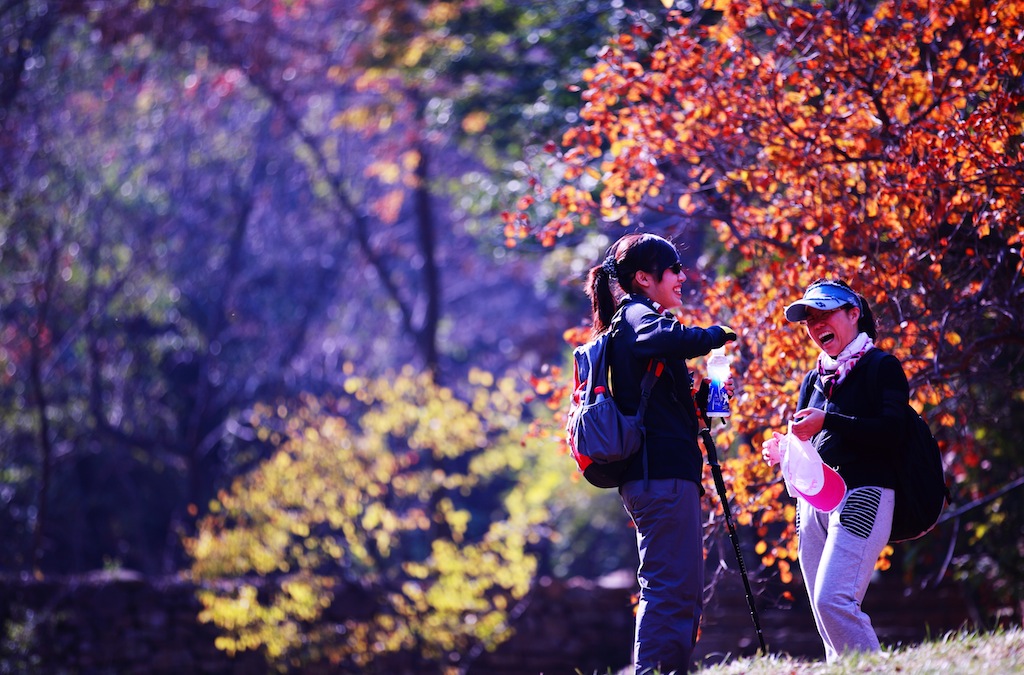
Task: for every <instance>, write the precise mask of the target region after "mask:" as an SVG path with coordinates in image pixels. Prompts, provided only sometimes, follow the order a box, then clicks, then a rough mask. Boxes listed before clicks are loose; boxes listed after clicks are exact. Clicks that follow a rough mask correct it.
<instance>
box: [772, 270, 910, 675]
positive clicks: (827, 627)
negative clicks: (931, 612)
mask: <svg viewBox="0 0 1024 675" xmlns="http://www.w3.org/2000/svg"><path fill="white" fill-rule="evenodd" d="M785 314H786V319H787V320H788V321H790V322H793V323H800V324H802V325H803V326H804V327H805V329H806V331H807V335H808V336H809V337H810V338H811V340H812V341H813V342H814V344H815V345H816V346H817V347H818V349H819V350H821V351H820V353H819V354H818V361H817V364H816V366H815V367H814V368H813V369H812V370H811V371H810V372H808V373H807V374H806V375H805V376H804V378H803V382H802V384H801V386H800V394H799V398H798V402H797V412H796V414H795V415H794V423H793V426H792V430H793V433H794V435H795V436H796V437H797V438H799V439H801V440H808V439H810V440H811V442H812V444H813V445H814V448H815V449H816V450H817V451H818V454H819V455H820V456H821V459H822V461H823V462H824V463H825V464H827V465H828V466H831V467H832V468H833V469H835V470H836V471H837V472H838V473H839V475H840V476H841V477H842V478H843V480H844V481H845V483H846V487H847V492H846V495H845V498H843V499H842V500H841V501H839V503H838V505H837V506H835V507H834V509H833V510H830V511H822V510H820V509H818V508H815V506H814V505H812V504H811V503H810V502H809V501H808V500H807V499H804V498H798V500H797V536H798V537H799V557H800V569H801V573H802V575H803V578H804V584H805V586H806V588H807V595H808V598H809V599H810V603H811V611H812V612H813V614H814V621H815V624H816V625H817V628H818V633H819V635H820V636H821V640H822V642H823V644H824V647H825V657H826V660H827V661H828V662H829V663H832V662H834V661H836V660H837V659H838V658H839V656H840V655H841V654H842V653H844V652H850V651H877V650H878V649H879V643H878V637H877V635H876V634H875V631H874V628H873V627H872V625H871V619H870V617H869V616H868V615H867V614H865V613H864V611H863V609H862V607H861V603H862V602H863V600H864V595H865V593H866V592H867V588H868V583H869V582H870V580H871V575H872V573H873V571H874V569H875V562H876V561H877V560H878V557H879V555H880V554H881V552H882V549H883V548H884V547H885V546H886V544H887V543H888V541H889V534H890V531H891V529H892V514H893V508H894V506H895V492H894V491H893V488H894V487H895V485H896V473H895V464H894V461H893V458H894V457H895V456H896V455H897V454H898V453H900V452H902V447H901V446H902V439H903V433H904V420H905V415H904V411H905V410H906V406H907V402H908V399H909V396H910V394H909V386H908V384H907V377H906V375H905V374H904V372H903V367H902V365H901V364H900V362H899V360H898V359H897V358H896V357H895V356H893V355H891V354H888V353H885V352H883V351H881V350H879V349H878V348H876V347H875V346H874V340H875V339H876V337H877V332H876V329H875V320H874V315H873V314H872V312H871V309H870V307H868V303H867V301H866V300H865V299H864V298H863V297H862V296H860V295H859V294H857V293H855V292H854V291H853V290H852V289H851V288H850V286H849V285H848V284H846V283H845V282H842V281H834V280H827V279H819V280H817V281H815V282H814V283H812V284H811V285H810V286H808V287H807V289H806V290H805V292H804V294H803V297H802V298H801V299H800V300H797V301H796V302H794V303H793V304H791V305H789V306H788V307H786V310H785ZM872 360H877V362H878V363H877V368H875V369H874V371H875V372H877V376H871V375H870V374H871V373H872V368H869V367H868V364H870V363H871V361H872ZM782 438H783V436H782V434H780V433H779V432H774V433H773V435H772V438H771V439H770V440H768V441H766V442H765V443H764V445H763V447H762V455H763V457H764V459H765V461H767V462H768V463H769V464H777V463H779V462H780V460H781V459H782V458H781V456H780V454H781V453H780V444H779V442H780V440H781V439H782Z"/></svg>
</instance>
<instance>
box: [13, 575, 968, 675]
mask: <svg viewBox="0 0 1024 675" xmlns="http://www.w3.org/2000/svg"><path fill="white" fill-rule="evenodd" d="M634 585H635V582H634V581H633V580H632V578H631V575H629V574H628V573H625V574H623V575H621V576H620V577H619V578H618V580H617V582H616V581H615V580H611V581H609V580H605V582H604V583H595V582H589V581H583V580H578V579H577V580H570V581H565V582H562V581H553V580H541V581H540V582H539V583H538V584H537V586H536V589H535V591H534V592H533V593H532V594H531V596H530V599H529V602H528V603H527V604H525V605H524V608H523V612H522V614H521V615H520V616H519V617H518V619H517V623H516V627H517V633H516V635H515V636H514V637H513V638H512V639H511V640H510V641H509V642H507V643H505V644H504V645H502V646H501V647H500V648H499V649H498V650H496V651H495V652H493V653H484V654H482V655H479V656H477V657H476V658H474V659H473V663H472V665H471V666H470V668H469V672H470V673H474V674H475V673H480V674H487V675H528V674H530V675H532V674H536V673H544V675H557V674H561V673H564V674H566V675H575V674H576V673H577V672H580V673H584V674H586V673H602V674H604V673H608V672H609V671H612V672H614V671H616V670H618V669H620V668H621V667H623V666H625V665H627V664H628V661H629V652H630V646H631V641H632V629H633V616H632V605H631V602H632V600H631V598H632V595H633V593H634ZM194 590H195V589H194V587H193V586H192V585H191V584H189V583H186V582H183V581H181V580H177V579H148V578H143V577H140V576H137V575H132V574H123V573H122V574H95V575H87V576H81V577H74V578H65V579H52V580H50V579H48V580H35V579H32V578H12V577H0V627H2V628H3V630H2V632H0V671H3V672H15V673H48V674H49V673H53V674H57V673H74V674H76V675H108V674H109V675H133V674H136V673H138V674H139V675H142V674H143V673H145V674H146V675H152V674H159V673H167V674H170V673H174V674H176V675H177V674H179V673H211V674H213V673H216V674H220V673H224V674H226V675H235V674H238V675H241V674H246V675H249V674H258V673H265V672H267V668H266V666H265V665H264V663H263V661H262V658H261V657H259V656H257V655H254V654H242V655H239V656H237V657H235V658H231V657H228V656H227V655H225V654H224V653H223V652H220V651H218V650H217V649H216V648H215V647H214V638H215V637H216V631H215V629H214V628H213V627H211V626H209V625H204V624H201V623H199V622H198V620H197V619H196V615H197V613H198V611H199V604H198V602H197V601H196V599H195V597H194ZM364 601H365V599H360V598H359V597H358V594H357V593H355V592H353V593H352V594H342V595H341V596H340V599H339V601H338V602H336V603H335V606H334V607H333V608H332V614H334V615H341V614H344V613H346V612H349V613H350V615H354V614H356V613H361V611H365V609H366V603H365V602H364ZM775 605H776V603H774V602H768V598H766V597H764V595H762V597H759V599H758V600H757V604H756V606H757V607H758V615H759V619H760V624H761V627H762V632H763V635H764V637H765V640H766V641H767V643H768V647H769V650H770V651H773V652H786V653H789V654H792V655H794V656H807V657H810V658H820V657H821V646H820V643H819V642H818V639H817V635H816V633H815V631H814V626H813V623H812V621H811V617H810V612H809V610H808V609H807V607H806V599H805V598H801V597H797V598H795V599H794V600H793V601H792V602H789V603H788V605H789V607H788V608H786V607H781V606H775ZM865 608H866V609H867V610H868V612H869V613H870V614H871V616H872V618H873V620H874V622H875V626H876V629H877V631H878V633H879V636H880V637H881V639H882V641H883V642H885V643H887V644H895V643H913V642H916V641H919V640H921V639H923V638H924V637H925V636H926V635H928V634H929V633H930V634H931V635H936V634H941V633H942V632H944V631H946V630H951V629H956V628H958V627H960V626H961V625H963V624H964V623H965V622H966V620H967V615H968V612H967V608H966V605H965V603H964V601H963V599H962V597H961V596H960V594H959V593H958V592H957V590H956V588H955V587H952V586H944V587H941V588H935V589H929V590H925V591H920V592H915V593H906V592H904V591H903V589H902V588H901V587H900V586H899V585H898V584H896V583H895V582H894V581H888V580H883V581H881V582H879V583H877V584H875V585H873V586H872V588H871V589H870V590H869V592H868V598H867V601H866V602H865ZM701 630H702V632H701V639H700V642H699V643H698V647H697V657H698V658H699V660H700V661H701V662H703V663H716V662H719V661H722V660H724V659H727V658H729V657H735V656H738V655H752V654H755V653H756V652H757V647H758V640H757V634H756V632H755V630H754V625H753V622H752V620H751V616H750V612H749V609H748V606H747V603H746V599H745V595H744V593H743V588H742V585H741V584H740V583H739V581H738V579H729V578H727V579H726V580H725V582H723V583H721V584H720V585H719V586H718V587H717V589H716V593H715V595H714V597H713V598H712V600H711V602H710V603H709V605H708V608H707V610H706V612H705V617H704V621H703V624H702V629H701ZM410 663H411V662H403V661H396V662H394V663H393V664H392V667H391V668H390V669H389V672H393V673H395V674H396V675H397V674H398V673H402V672H405V673H415V672H417V669H416V668H415V667H414V666H412V665H410Z"/></svg>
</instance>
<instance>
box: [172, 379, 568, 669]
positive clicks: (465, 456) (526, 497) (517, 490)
mask: <svg viewBox="0 0 1024 675" xmlns="http://www.w3.org/2000/svg"><path fill="white" fill-rule="evenodd" d="M469 380H470V381H469V383H468V386H467V388H466V390H465V391H464V393H463V394H461V395H460V394H456V392H455V391H453V390H450V389H447V388H444V387H440V386H437V385H436V384H434V383H433V382H432V381H431V380H430V378H429V377H426V376H424V375H416V374H414V373H412V372H411V371H405V372H403V373H399V374H395V375H394V376H392V377H386V378H381V379H365V378H359V377H357V376H354V375H353V376H352V377H350V378H349V379H348V381H347V383H346V386H345V391H346V392H347V396H346V397H345V398H343V399H341V400H339V401H338V402H337V403H336V404H333V405H331V404H326V403H325V402H322V401H318V400H316V399H313V398H307V399H306V400H305V401H304V402H303V404H302V405H301V406H298V407H295V408H292V407H285V406H277V407H273V408H272V407H264V408H260V409H257V410H256V411H255V414H254V419H253V423H254V424H255V425H257V426H258V427H259V428H260V429H261V430H263V435H264V437H266V438H268V439H269V438H277V439H279V440H278V441H277V443H278V445H279V447H278V450H277V452H276V453H275V454H274V456H273V457H272V458H271V459H270V460H269V461H267V462H265V463H264V464H263V465H262V466H261V467H259V468H258V469H257V470H256V471H254V472H253V473H251V474H249V475H248V476H245V477H243V478H240V479H239V480H238V481H236V483H235V484H234V485H233V487H232V489H231V490H230V491H228V492H224V493H222V494H221V495H220V496H219V498H218V500H217V503H216V504H215V505H212V508H211V509H210V513H211V515H210V516H208V517H207V518H206V519H204V520H203V521H202V523H201V524H200V528H199V533H198V534H197V535H196V537H194V538H192V539H190V540H189V541H188V542H187V546H188V550H189V552H190V554H191V555H192V557H193V566H192V573H193V575H194V576H195V577H196V578H197V579H200V580H215V579H219V578H224V577H231V578H247V577H251V576H253V575H258V576H259V577H262V578H264V579H265V581H264V582H262V585H261V588H262V590H261V592H260V593H259V594H257V593H255V591H254V590H253V587H252V586H247V585H246V584H245V583H241V584H239V585H237V586H235V587H234V588H233V590H232V589H225V588H221V587H220V586H218V587H217V588H218V589H219V590H212V588H213V587H212V586H211V587H210V589H209V590H205V591H204V592H203V593H201V595H200V599H201V601H202V602H203V605H204V608H205V609H204V610H203V613H202V615H201V618H202V619H203V620H205V621H210V622H213V623H215V624H216V625H218V626H219V627H220V628H221V630H222V636H221V638H220V639H219V641H218V645H219V646H220V647H221V648H222V649H226V650H228V651H232V652H233V651H238V650H242V649H255V648H262V649H264V650H265V653H266V654H267V655H268V657H269V658H270V659H271V661H274V662H283V660H287V659H292V660H294V659H295V658H300V659H302V658H311V656H310V655H311V654H312V653H314V652H315V653H329V654H331V655H332V656H331V658H333V659H348V660H351V661H352V662H353V663H356V664H362V665H366V664H367V663H369V662H370V661H371V660H372V659H373V658H374V654H376V653H385V652H388V651H396V650H401V649H408V648H410V647H411V646H412V645H417V648H418V649H419V650H420V652H421V655H422V656H423V657H424V658H427V659H430V660H434V661H438V662H440V661H444V660H445V659H446V658H447V655H448V654H449V653H450V652H460V651H465V650H466V649H468V648H470V647H471V646H472V645H475V644H482V645H494V644H497V643H498V642H500V641H502V640H504V639H505V638H506V637H507V636H508V635H509V631H510V630H511V628H510V624H509V621H508V616H507V613H508V611H509V610H510V609H511V608H512V607H513V606H514V605H515V604H516V603H517V602H519V601H520V600H521V599H522V598H523V597H524V596H525V594H526V592H527V590H528V589H529V586H530V583H531V580H532V578H533V574H534V572H535V569H536V562H535V560H534V559H533V557H532V556H531V555H530V554H528V553H527V552H526V551H527V547H528V546H529V545H532V544H536V543H538V541H539V540H540V538H542V537H543V536H546V535H545V534H544V530H540V529H538V528H539V527H540V526H542V525H544V523H545V521H546V518H547V516H546V508H545V505H546V503H547V501H548V500H549V499H550V496H551V492H552V490H554V489H555V488H556V487H557V480H553V479H552V476H553V475H554V476H557V474H555V473H554V472H552V471H551V470H550V466H551V465H550V461H552V460H550V459H547V458H545V457H543V456H541V455H542V453H544V454H546V455H550V456H552V457H554V456H555V455H556V453H551V452H546V453H545V452H544V447H543V445H544V444H542V443H540V442H539V441H537V440H536V439H526V440H520V436H522V435H523V432H522V430H520V425H521V424H522V422H521V420H522V418H523V416H524V407H523V401H522V396H521V394H520V393H519V392H518V387H517V385H516V383H515V381H514V380H512V379H510V378H507V377H501V378H497V377H494V376H493V375H492V374H490V373H486V372H483V371H478V370H474V371H473V372H472V373H471V375H470V378H469ZM495 478H502V479H503V482H504V485H505V487H503V488H501V490H500V492H499V493H497V494H495V495H493V496H492V497H491V499H496V500H497V501H498V503H499V504H501V507H500V512H501V513H502V514H503V515H502V516H501V517H499V518H495V519H492V520H490V521H489V522H488V523H486V524H485V526H483V527H482V526H481V525H480V524H479V523H477V522H476V520H474V519H475V518H479V517H480V515H479V514H477V515H474V514H473V512H472V511H471V510H470V508H469V507H468V506H467V502H466V500H465V498H466V497H467V496H468V495H470V494H472V493H473V492H474V491H477V490H494V489H495V488H494V487H492V484H491V482H490V481H491V480H492V479H495ZM339 578H358V579H359V580H360V581H361V582H362V583H363V584H367V585H369V586H371V587H375V588H377V589H378V590H379V591H380V593H381V597H382V598H383V602H382V604H381V606H380V607H379V608H377V609H376V610H375V611H374V612H373V616H372V618H370V619H368V620H355V619H353V620H351V621H349V622H348V623H347V624H346V626H345V627H344V631H342V632H337V631H333V630H332V629H330V628H329V627H326V626H323V625H321V624H322V615H323V610H324V609H325V608H326V607H328V606H329V605H330V603H331V601H332V598H333V595H334V591H333V586H334V584H335V583H336V581H337V580H338V579H339ZM311 623H312V624H315V625H316V627H315V628H310V627H309V625H310V624H311ZM339 636H341V637H339ZM345 636H347V637H345ZM370 644H374V645H377V647H375V648H373V649H370V648H368V645H370ZM310 650H312V651H310Z"/></svg>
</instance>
